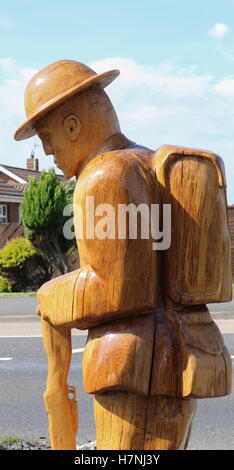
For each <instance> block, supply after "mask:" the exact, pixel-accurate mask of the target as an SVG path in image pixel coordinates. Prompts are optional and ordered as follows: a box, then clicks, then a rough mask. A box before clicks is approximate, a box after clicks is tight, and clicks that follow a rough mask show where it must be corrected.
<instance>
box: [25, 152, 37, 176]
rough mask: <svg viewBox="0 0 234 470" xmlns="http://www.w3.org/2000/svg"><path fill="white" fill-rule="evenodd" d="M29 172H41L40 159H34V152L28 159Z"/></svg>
mask: <svg viewBox="0 0 234 470" xmlns="http://www.w3.org/2000/svg"><path fill="white" fill-rule="evenodd" d="M27 170H32V171H39V161H38V158H34V152H33V151H32V152H31V155H30V158H27Z"/></svg>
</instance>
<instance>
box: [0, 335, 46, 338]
mask: <svg viewBox="0 0 234 470" xmlns="http://www.w3.org/2000/svg"><path fill="white" fill-rule="evenodd" d="M0 338H42V335H25V336H24V335H20V336H16V335H12V336H5V335H4V336H0Z"/></svg>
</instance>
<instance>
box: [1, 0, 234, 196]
mask: <svg viewBox="0 0 234 470" xmlns="http://www.w3.org/2000/svg"><path fill="white" fill-rule="evenodd" d="M64 58H68V59H75V60H79V61H81V62H84V63H86V64H88V65H90V66H92V67H93V68H94V70H95V71H96V72H102V71H105V70H108V69H110V68H118V69H119V70H120V77H119V78H118V79H117V80H115V81H114V82H113V83H112V84H111V85H110V86H109V87H108V88H107V89H106V91H107V93H108V94H109V96H110V98H111V99H112V102H113V104H114V105H115V108H116V110H117V112H118V115H119V119H120V124H121V128H122V131H123V132H124V133H125V134H126V135H127V136H128V137H129V138H131V139H133V140H135V141H137V142H138V143H141V144H144V145H146V146H149V147H151V148H155V149H156V148H158V147H159V146H160V145H161V144H164V143H167V144H176V145H183V146H192V147H196V148H205V149H208V150H212V151H214V152H216V153H218V154H219V155H220V156H221V157H222V158H223V160H224V162H225V166H226V173H227V181H228V202H229V204H234V0H219V1H217V0H205V1H204V0H203V1H201V0H196V2H195V1H194V0H187V1H185V0H177V1H175V0H145V1H138V0H135V1H133V0H125V1H123V0H118V1H116V2H114V1H109V2H108V1H105V0H99V1H92V0H89V1H88V2H84V1H80V0H76V1H75V0H67V2H65V1H64V0H63V1H60V0H57V1H55V0H47V1H45V0H41V1H40V2H35V1H32V0H7V2H1V8H0V162H1V163H6V164H9V165H18V166H21V167H24V166H25V160H26V158H27V157H28V156H29V154H30V151H31V150H32V148H33V146H34V144H35V145H36V147H35V148H36V155H37V156H38V157H39V159H40V168H41V169H42V168H47V169H48V168H49V167H50V166H52V157H45V156H44V155H43V151H42V148H41V146H40V144H39V141H38V140H37V139H29V140H27V141H23V142H14V140H13V133H14V131H15V129H16V128H17V127H18V125H19V124H20V123H21V122H22V121H24V119H25V115H24V108H23V95H24V89H25V86H26V83H27V81H28V80H29V79H30V78H31V76H32V74H34V73H35V72H36V71H37V70H39V69H41V68H42V67H44V66H46V65H47V64H49V63H51V62H53V61H55V60H58V59H64Z"/></svg>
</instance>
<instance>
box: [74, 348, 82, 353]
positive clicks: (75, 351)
mask: <svg viewBox="0 0 234 470" xmlns="http://www.w3.org/2000/svg"><path fill="white" fill-rule="evenodd" d="M81 352H84V348H80V349H73V350H72V354H76V353H81Z"/></svg>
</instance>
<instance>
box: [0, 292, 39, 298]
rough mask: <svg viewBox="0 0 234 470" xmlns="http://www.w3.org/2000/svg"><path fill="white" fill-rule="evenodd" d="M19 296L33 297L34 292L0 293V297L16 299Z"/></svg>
mask: <svg viewBox="0 0 234 470" xmlns="http://www.w3.org/2000/svg"><path fill="white" fill-rule="evenodd" d="M19 295H24V296H27V297H34V296H35V295H36V292H1V293H0V297H17V296H19Z"/></svg>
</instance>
